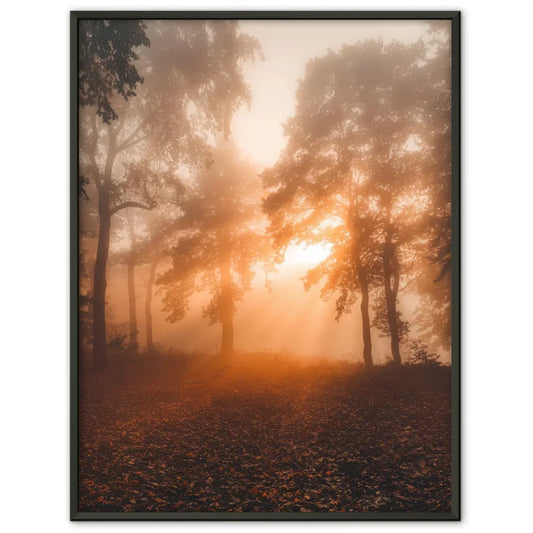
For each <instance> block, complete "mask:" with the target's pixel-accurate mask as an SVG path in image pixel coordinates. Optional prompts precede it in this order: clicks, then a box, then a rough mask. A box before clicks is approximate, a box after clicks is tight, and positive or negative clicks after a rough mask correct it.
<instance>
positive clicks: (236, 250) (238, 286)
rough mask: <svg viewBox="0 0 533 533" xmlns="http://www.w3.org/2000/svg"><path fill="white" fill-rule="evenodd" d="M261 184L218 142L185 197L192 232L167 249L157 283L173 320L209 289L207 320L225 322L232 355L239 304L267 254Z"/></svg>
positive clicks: (224, 345)
mask: <svg viewBox="0 0 533 533" xmlns="http://www.w3.org/2000/svg"><path fill="white" fill-rule="evenodd" d="M257 182H258V178H257V172H256V169H255V167H254V166H253V165H252V164H250V163H248V162H247V161H244V160H242V159H240V158H239V154H238V151H237V149H236V148H235V146H234V144H233V143H232V142H231V141H223V140H219V142H218V146H217V148H216V149H215V151H214V153H213V164H212V165H211V166H210V167H209V168H208V169H205V170H203V171H201V172H199V173H198V174H197V175H196V179H195V180H194V182H193V183H192V184H191V186H190V189H189V191H188V192H187V193H186V194H187V196H188V199H187V201H186V202H185V204H184V208H183V209H184V219H186V220H188V224H189V229H188V231H187V232H185V235H183V236H181V237H180V238H179V239H178V241H177V244H176V245H175V246H172V247H170V249H169V250H168V255H169V256H170V258H171V261H172V264H171V267H170V268H169V269H168V270H167V271H166V272H165V273H164V274H162V275H161V276H160V277H159V279H158V280H157V284H158V285H160V286H161V287H162V288H163V291H164V298H163V303H164V308H163V310H164V311H165V312H166V313H167V317H168V320H169V321H171V322H175V321H177V320H180V319H182V318H183V317H184V316H185V314H186V313H187V311H188V309H189V300H190V297H191V296H192V295H193V294H194V293H195V292H197V291H202V290H207V291H209V293H210V295H211V299H210V302H209V304H208V305H207V306H205V307H204V309H203V316H204V317H206V318H207V319H208V320H209V323H210V324H215V323H217V322H220V323H221V324H222V341H221V353H222V355H231V354H232V353H233V350H234V328H233V316H234V312H235V309H236V303H237V302H238V301H240V300H242V298H243V295H244V293H245V292H246V291H248V290H250V288H251V281H252V278H253V275H254V272H253V270H252V267H253V265H254V264H255V263H256V262H257V261H258V260H259V259H260V257H261V255H262V253H263V250H264V238H263V237H264V228H262V227H261V221H260V219H259V220H258V208H257V206H258V203H259V198H258V190H259V187H258V186H257ZM259 214H260V213H259Z"/></svg>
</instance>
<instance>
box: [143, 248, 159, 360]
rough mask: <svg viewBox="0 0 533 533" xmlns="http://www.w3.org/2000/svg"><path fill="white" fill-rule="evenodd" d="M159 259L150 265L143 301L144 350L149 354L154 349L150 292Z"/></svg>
mask: <svg viewBox="0 0 533 533" xmlns="http://www.w3.org/2000/svg"><path fill="white" fill-rule="evenodd" d="M158 262H159V257H158V256H156V257H155V258H154V260H153V261H152V264H151V265H150V273H149V275H148V285H147V286H146V299H145V301H144V314H145V315H146V348H147V350H148V351H149V352H150V351H152V350H153V349H154V341H153V330H152V291H153V287H154V280H155V271H156V268H157V263H158Z"/></svg>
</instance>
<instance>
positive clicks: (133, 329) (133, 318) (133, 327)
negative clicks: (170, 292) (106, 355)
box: [126, 210, 139, 352]
mask: <svg viewBox="0 0 533 533" xmlns="http://www.w3.org/2000/svg"><path fill="white" fill-rule="evenodd" d="M126 211H127V213H126V217H127V220H128V228H129V233H130V241H131V250H130V254H129V257H128V303H129V311H130V319H129V326H130V327H129V330H130V331H129V336H130V342H129V350H130V351H132V352H136V351H137V349H138V348H139V343H138V340H137V336H138V333H139V330H138V328H137V306H136V297H135V260H136V257H135V248H136V240H135V228H134V225H133V217H132V215H131V213H130V212H129V210H126Z"/></svg>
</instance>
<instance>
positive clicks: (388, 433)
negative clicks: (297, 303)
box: [79, 361, 451, 512]
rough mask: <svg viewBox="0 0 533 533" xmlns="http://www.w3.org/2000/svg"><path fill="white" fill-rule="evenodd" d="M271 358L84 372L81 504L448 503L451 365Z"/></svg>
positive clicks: (404, 507)
mask: <svg viewBox="0 0 533 533" xmlns="http://www.w3.org/2000/svg"><path fill="white" fill-rule="evenodd" d="M281 364H282V363H279V364H278V363H276V362H275V361H274V362H273V363H272V364H271V365H270V366H268V367H267V366H263V367H260V366H258V367H255V368H247V369H246V368H245V369H244V370H243V369H241V368H240V367H237V366H235V365H232V364H228V365H226V366H224V367H223V368H218V370H217V369H216V368H215V369H214V370H213V371H209V370H208V369H205V368H204V369H203V370H200V371H197V372H196V373H195V372H190V371H184V370H183V368H182V367H180V366H179V365H169V364H166V365H163V366H162V368H160V370H159V374H157V373H150V372H145V371H144V367H143V366H142V365H140V366H138V367H135V368H134V370H133V371H132V370H131V369H130V373H129V374H126V373H124V375H122V374H121V373H120V372H117V371H115V373H114V374H113V375H112V376H104V377H98V376H95V377H92V378H91V379H89V380H87V381H86V382H84V383H83V384H82V387H81V393H80V469H79V473H80V505H79V510H80V511H229V512H243V511H291V512H308V511H319V512H339V511H343V512H345V511H354V512H368V511H381V512H383V511H400V512H424V511H426V512H450V494H451V486H450V470H451V468H450V466H451V463H450V394H449V369H446V368H440V369H439V368H437V369H428V371H421V370H419V369H400V371H398V370H393V369H386V368H385V369H376V370H375V371H374V372H370V373H367V372H359V373H357V372H354V371H353V369H351V368H350V367H348V366H347V365H344V366H342V365H339V366H331V365H323V366H317V367H312V368H311V367H310V368H304V367H301V368H300V367H299V368H296V367H295V366H294V365H291V366H287V365H286V363H283V364H285V365H286V368H283V369H280V368H279V365H281ZM206 368H207V367H206ZM235 368H239V370H238V371H236V370H235ZM132 376H133V377H132Z"/></svg>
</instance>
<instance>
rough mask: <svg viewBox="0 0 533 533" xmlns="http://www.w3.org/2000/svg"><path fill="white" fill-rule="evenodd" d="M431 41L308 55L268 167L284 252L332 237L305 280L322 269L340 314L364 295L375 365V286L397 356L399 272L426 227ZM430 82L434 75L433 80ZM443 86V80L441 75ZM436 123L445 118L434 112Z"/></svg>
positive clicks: (271, 210)
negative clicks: (283, 138)
mask: <svg viewBox="0 0 533 533" xmlns="http://www.w3.org/2000/svg"><path fill="white" fill-rule="evenodd" d="M431 53H432V51H431V50H430V47H429V44H428V41H427V40H419V41H418V42H416V43H414V44H412V45H404V44H400V43H398V42H391V43H389V44H384V43H383V42H382V41H381V40H369V41H365V42H362V43H357V44H355V45H352V46H344V47H343V48H342V49H341V50H340V51H339V52H338V53H335V52H333V51H331V50H330V51H329V52H328V53H327V54H326V55H325V56H323V57H321V58H315V59H314V60H312V61H310V62H309V63H308V65H307V68H306V74H305V78H304V79H303V80H302V81H301V82H300V85H299V88H298V92H297V107H296V113H295V116H294V117H293V118H292V119H290V120H289V121H288V122H287V123H286V126H285V133H286V135H287V136H288V143H287V148H286V149H285V151H284V153H283V154H282V156H281V158H280V160H279V161H278V163H277V164H276V165H275V166H274V167H273V168H272V169H269V170H268V171H267V172H265V174H264V180H265V185H266V186H267V188H269V189H270V195H269V197H268V198H267V199H266V202H265V210H266V212H267V213H268V215H269V218H270V221H271V226H270V229H271V233H272V235H273V237H274V241H275V243H276V245H277V247H278V248H283V247H286V246H287V245H288V244H289V243H291V242H305V243H307V244H312V243H314V242H320V241H329V242H330V243H331V244H332V245H333V248H332V254H331V255H330V257H328V258H327V259H326V260H325V261H324V262H323V263H322V264H321V265H318V266H317V267H316V268H315V269H314V270H313V271H311V272H310V273H309V274H308V276H307V278H306V284H307V286H309V285H310V284H312V283H316V282H318V281H319V279H320V278H321V277H322V276H327V277H328V278H327V282H326V285H325V286H324V289H323V294H324V295H325V296H328V295H330V294H332V293H333V292H335V291H337V292H338V293H340V295H339V296H338V298H337V311H338V312H340V313H344V312H348V311H349V310H350V309H351V307H352V306H353V304H354V302H355V299H356V297H357V295H358V294H359V293H360V295H361V316H362V323H363V344H364V352H363V354H364V359H365V362H366V364H367V365H368V366H370V365H371V364H372V358H371V341H370V321H369V310H368V301H369V292H370V291H371V290H372V289H373V288H374V293H375V294H376V295H377V297H378V301H377V302H376V304H375V306H374V310H375V313H376V317H375V321H374V323H375V324H379V325H381V326H383V325H384V324H386V326H387V329H388V334H389V335H390V339H391V352H392V356H393V360H394V362H395V363H397V364H401V355H400V341H401V338H402V332H405V331H406V324H404V323H403V321H402V319H401V316H400V312H399V310H398V308H397V304H398V294H399V290H400V287H401V276H402V273H404V274H405V266H406V264H407V263H409V262H411V261H412V260H413V257H412V254H413V253H414V248H415V247H414V245H413V242H414V241H417V240H419V239H420V238H421V236H422V235H423V234H424V232H423V229H422V228H423V220H424V216H425V213H426V211H427V208H428V200H427V197H428V184H427V183H426V181H425V178H424V174H423V168H424V165H425V161H427V156H426V152H428V151H429V152H432V151H434V150H435V148H434V147H433V145H432V144H431V143H430V141H429V140H428V139H427V135H426V133H427V131H426V130H427V122H426V119H427V117H428V115H427V111H428V107H429V106H428V105H426V102H428V101H429V99H430V97H431V92H432V90H433V89H434V85H435V84H436V83H441V81H440V79H439V78H437V79H435V76H433V77H432V74H434V73H432V70H431V69H432V67H431V66H428V65H431V64H432V62H433V56H432V55H431ZM428 78H430V79H429V80H428ZM442 83H445V81H444V82H442ZM437 121H438V120H437Z"/></svg>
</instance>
